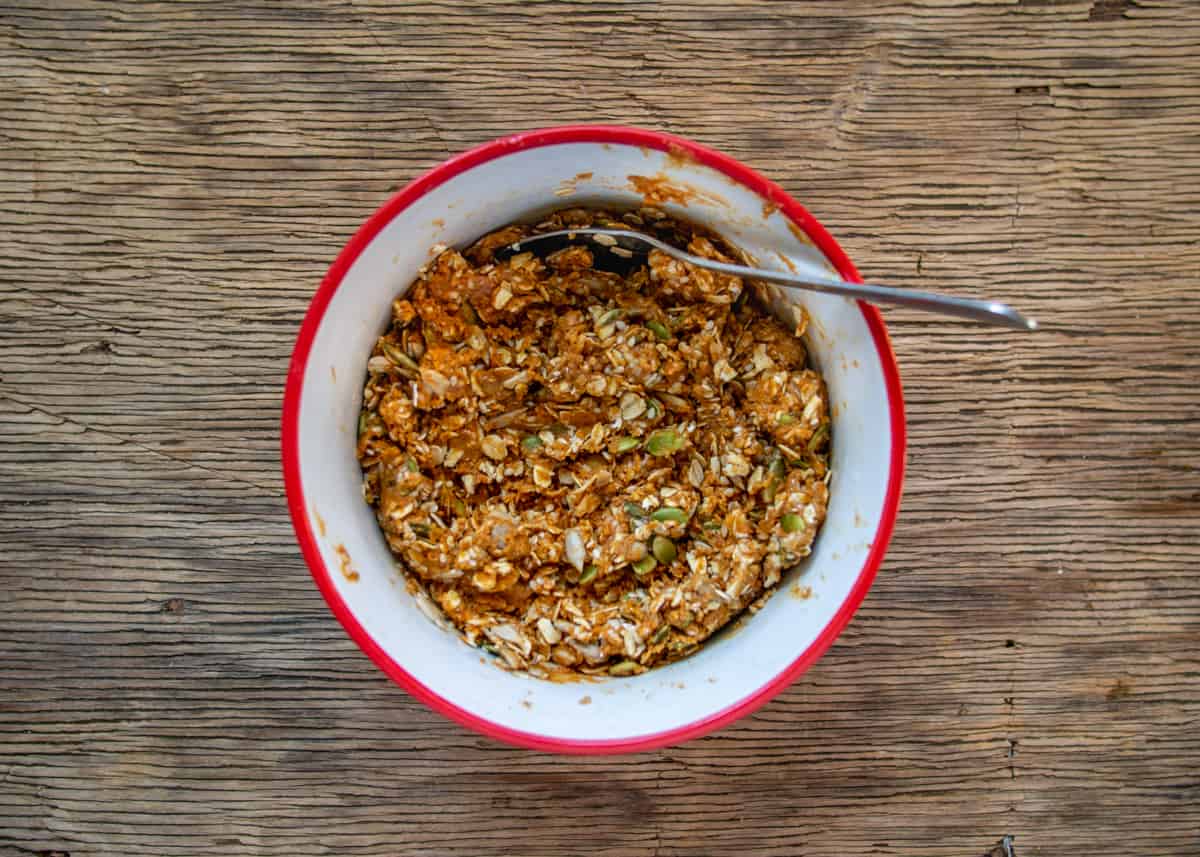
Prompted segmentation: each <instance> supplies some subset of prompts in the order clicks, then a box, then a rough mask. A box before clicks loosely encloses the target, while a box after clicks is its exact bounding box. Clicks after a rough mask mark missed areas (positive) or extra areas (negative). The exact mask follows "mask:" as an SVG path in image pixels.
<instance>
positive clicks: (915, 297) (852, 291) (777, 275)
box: [509, 227, 1037, 330]
mask: <svg viewBox="0 0 1200 857" xmlns="http://www.w3.org/2000/svg"><path fill="white" fill-rule="evenodd" d="M579 238H586V239H588V240H590V241H591V242H593V243H595V244H598V245H600V246H601V247H603V248H604V249H606V250H608V251H610V252H612V253H615V254H616V255H618V256H624V257H625V258H631V255H632V254H634V253H641V254H645V253H649V252H650V251H651V250H661V251H662V252H664V253H666V254H667V255H668V256H671V257H673V258H675V259H678V260H679V261H681V262H687V263H688V264H689V265H695V266H696V267H697V268H707V269H708V270H710V271H716V272H718V273H721V274H729V275H731V276H734V277H746V278H750V279H754V280H766V281H767V282H769V283H778V284H779V285H781V286H786V287H788V288H791V289H807V290H808V291H812V292H825V293H826V294H831V295H844V296H846V297H849V298H861V299H862V300H866V301H870V302H872V303H882V304H897V305H898V306H906V307H912V308H913V309H921V310H926V311H928V312H940V313H944V314H945V315H953V316H957V317H958V318H965V319H969V320H971V321H980V322H983V323H984V324H996V325H1000V326H1001V327H1008V328H1012V329H1013V330H1036V329H1037V322H1036V321H1034V320H1033V319H1031V318H1026V317H1025V316H1023V315H1021V314H1020V313H1019V312H1017V311H1016V310H1015V309H1013V308H1012V307H1010V306H1008V305H1007V304H1002V303H998V302H996V301H981V300H973V299H971V298H956V297H951V296H949V295H937V294H932V293H931V292H918V291H910V290H909V289H898V288H894V287H892V286H873V285H868V284H866V283H848V282H846V281H845V280H840V279H836V278H833V277H820V276H814V275H812V274H805V275H804V276H802V277H801V276H799V275H797V274H784V273H781V272H779V271H767V270H764V269H762V268H747V267H744V266H742V265H730V264H728V263H726V262H716V261H713V260H712V259H705V258H702V257H700V256H694V255H692V254H691V253H687V252H685V251H683V250H680V249H679V248H678V247H672V246H671V245H670V244H667V243H666V242H664V241H659V240H658V239H657V238H652V237H651V236H649V235H645V234H643V233H641V232H633V231H631V230H628V229H599V228H590V227H589V228H587V229H562V230H559V231H557V232H543V233H541V234H538V235H530V236H529V237H528V238H522V239H521V240H520V241H517V242H516V243H514V244H511V245H509V249H511V250H512V251H513V252H518V253H519V252H521V251H522V250H532V249H533V245H536V244H539V243H541V242H543V241H554V242H556V243H558V244H562V243H563V241H564V239H565V240H566V241H567V242H573V241H575V240H576V239H579ZM627 254H630V255H627Z"/></svg>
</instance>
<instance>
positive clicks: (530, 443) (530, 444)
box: [521, 434, 542, 452]
mask: <svg viewBox="0 0 1200 857" xmlns="http://www.w3.org/2000/svg"><path fill="white" fill-rule="evenodd" d="M541 445H542V439H541V438H540V437H538V436H537V435H536V434H531V435H529V436H528V437H526V438H524V439H523V440H522V441H521V448H522V449H524V450H525V451H526V452H533V451H534V450H535V449H537V448H538V447H539V446H541Z"/></svg>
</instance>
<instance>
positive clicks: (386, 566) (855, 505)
mask: <svg viewBox="0 0 1200 857" xmlns="http://www.w3.org/2000/svg"><path fill="white" fill-rule="evenodd" d="M647 194H648V195H649V197H650V198H651V199H652V200H653V201H656V202H657V203H658V204H659V205H660V207H662V208H664V209H665V210H666V211H667V212H668V213H670V214H672V215H678V216H681V217H684V218H687V219H690V220H692V221H693V222H697V223H700V224H702V225H704V226H707V227H709V228H711V229H713V230H715V231H716V232H719V233H720V234H722V235H723V236H725V237H726V238H727V239H728V240H729V241H731V242H732V243H734V244H736V245H738V246H739V247H741V248H742V249H743V250H744V251H746V252H747V253H748V254H749V255H750V256H751V257H752V258H754V259H755V260H756V261H757V263H758V264H759V265H762V266H765V267H771V268H776V269H780V270H783V269H791V270H796V271H800V272H805V271H811V272H813V273H818V274H828V273H829V272H830V271H835V272H836V273H838V274H840V275H841V276H842V277H844V278H846V279H849V280H855V281H857V280H858V274H857V272H856V271H855V270H854V267H853V265H851V263H850V260H849V259H848V258H847V257H846V255H845V253H843V252H842V250H841V248H839V247H838V245H837V244H836V243H835V242H834V240H833V239H832V238H831V237H830V236H829V234H828V233H827V232H826V231H825V230H824V229H823V228H822V227H821V225H820V224H819V223H817V221H816V220H814V219H813V217H812V215H810V214H809V213H808V212H807V211H805V210H804V208H803V207H801V206H800V204H799V203H797V202H796V201H795V200H793V199H792V198H791V197H789V196H788V195H787V194H786V193H784V192H783V190H782V189H781V188H779V187H778V186H777V185H775V184H773V183H771V182H770V181H768V180H767V179H765V178H763V177H762V176H760V175H759V174H758V173H756V172H754V171H753V170H751V169H749V168H748V167H745V166H743V165H741V164H739V163H738V162H736V161H734V160H732V159H731V158H729V157H727V156H725V155H722V154H720V153H719V152H715V151H713V150H711V149H707V148H704V147H702V146H699V145H697V144H695V143H692V142H690V141H687V140H683V139H679V138H677V137H672V136H669V135H666V134H661V133H657V132H651V131H644V130H639V129H634V128H623V127H601V126H581V127H564V128H551V129H546V130H541V131H531V132H528V133H523V134H518V135H516V136H513V137H506V138H503V139H500V140H496V141H494V142H491V143H487V144H486V145H483V146H480V147H479V148H477V149H473V150H472V151H470V152H467V153H465V154H462V155H459V156H458V157H455V158H452V159H450V160H448V161H446V162H445V163H443V164H441V165H439V166H437V167H435V168H434V169H433V170H431V171H430V172H428V173H426V174H425V175H423V176H421V177H420V178H418V179H416V180H415V181H413V182H412V183H411V184H409V185H408V186H407V187H405V188H404V189H403V190H401V191H400V192H399V193H397V194H396V195H395V196H394V197H392V198H391V199H390V200H388V201H387V202H386V203H385V204H384V205H383V207H382V208H380V209H379V210H378V211H377V212H375V214H374V215H372V216H371V218H370V219H369V220H368V221H367V222H366V223H365V224H363V226H362V227H361V228H360V229H359V230H358V232H357V233H356V234H355V235H354V237H353V238H351V239H350V241H349V243H348V244H347V245H346V247H345V249H343V250H342V252H341V254H340V255H339V256H338V257H337V260H336V261H335V262H334V263H333V266H332V267H331V268H330V269H329V273H328V274H327V275H326V277H325V279H324V281H323V282H322V283H321V286H320V288H319V289H318V290H317V293H316V295H315V297H314V298H313V300H312V303H311V305H310V306H309V309H308V314H307V315H306V316H305V318H304V323H303V325H302V327H301V329H300V333H299V336H298V337H297V340H296V346H295V350H294V352H293V354H292V362H291V368H290V370H289V372H288V379H287V390H286V393H285V397H284V407H283V426H282V429H283V438H282V441H283V450H282V451H283V470H284V478H285V482H286V485H287V496H288V505H289V508H290V511H291V516H292V522H293V524H294V525H295V529H296V536H297V538H298V540H299V543H300V547H301V549H302V551H303V554H304V558H305V560H306V561H307V562H308V565H309V567H310V568H311V570H312V574H313V577H314V579H315V580H316V583H317V586H318V587H319V588H320V590H321V593H322V594H323V595H324V596H325V599H326V600H327V601H328V602H329V606H330V608H331V609H332V611H333V613H334V615H335V616H337V618H338V619H339V620H340V621H341V623H342V624H343V625H344V626H345V628H346V631H347V632H348V633H349V634H350V636H351V637H352V638H353V639H354V641H355V642H356V643H358V645H359V646H361V647H362V649H363V651H365V652H366V653H367V654H368V655H369V656H370V657H371V659H372V660H374V661H375V663H376V664H378V665H379V667H380V668H381V669H382V670H383V671H384V672H386V673H387V674H388V675H389V676H391V677H392V678H393V679H394V680H395V681H396V682H397V683H398V684H400V685H401V686H402V687H403V688H405V690H407V691H408V692H409V693H410V694H412V695H413V696H415V697H417V698H418V699H420V700H422V701H423V702H425V703H426V704H428V705H429V706H430V707H432V708H434V709H436V710H437V711H440V712H442V713H443V714H445V715H446V716H447V717H449V718H451V719H453V720H456V721H458V722H459V723H461V724H463V725H465V726H468V727H470V728H472V729H475V730H477V731H479V732H481V733H483V734H485V735H488V736H491V737H493V738H497V739H500V740H503V741H507V742H510V743H513V744H518V745H522V746H526V747H533V748H538V749H543V750H553V751H558V752H572V753H605V752H629V751H636V750H646V749H651V748H654V747H661V746H664V745H668V744H677V743H679V742H681V741H685V740H687V739H690V738H694V737H697V736H699V735H702V734H704V733H706V732H709V731H711V730H713V729H716V728H718V727H720V726H722V725H724V724H727V723H730V722H731V721H733V720H735V719H737V718H738V717H741V716H743V715H745V714H747V713H749V712H751V711H753V710H754V709H756V708H758V707H759V706H761V705H762V704H764V703H765V702H766V701H767V700H769V699H770V698H771V697H772V696H774V695H775V694H777V693H778V692H779V691H781V690H782V689H783V688H785V687H786V686H787V685H788V684H789V683H791V682H792V681H794V680H795V679H796V677H797V676H799V675H800V674H801V673H803V672H804V671H805V670H806V669H807V668H808V667H809V666H811V665H812V664H813V662H814V661H816V660H817V658H818V657H820V656H821V654H822V653H823V652H824V651H825V650H826V649H827V648H828V647H829V646H830V645H831V644H832V643H833V641H834V639H835V638H836V637H837V635H838V633H839V632H840V631H841V630H842V628H844V627H845V625H846V623H847V622H849V621H850V617H851V615H852V614H853V613H854V611H855V610H856V609H857V607H858V605H859V604H860V603H861V602H862V600H863V598H864V597H865V596H866V594H867V589H868V588H869V587H870V585H871V581H872V579H873V578H874V577H875V572H876V570H877V569H878V568H879V564H880V562H881V561H882V559H883V555H884V551H885V549H886V547H887V542H888V538H889V537H890V535H891V532H892V526H893V524H894V522H895V519H896V513H897V509H898V505H899V498H900V485H901V480H902V476H903V469H904V442H905V441H904V405H903V399H902V395H901V390H900V377H899V373H898V371H897V368H896V361H895V356H894V355H893V353H892V350H891V347H890V345H889V343H888V337H887V332H886V330H885V328H884V325H883V321H882V319H881V318H880V316H879V313H878V312H877V311H876V310H875V309H874V308H873V307H871V306H868V305H866V304H863V303H859V302H856V301H851V300H847V299H845V298H838V297H832V296H825V295H817V294H810V293H805V292H786V293H785V292H783V290H779V291H778V292H776V293H775V297H774V310H775V312H776V313H777V314H778V315H779V316H780V317H781V318H783V319H785V320H791V319H792V318H793V315H792V313H793V312H794V308H793V305H792V303H793V302H796V303H799V304H801V305H803V307H804V308H805V309H806V310H807V311H808V313H809V315H810V317H811V324H810V326H809V332H808V334H807V339H808V345H809V349H810V352H811V353H812V355H813V359H814V361H815V362H816V364H817V366H818V368H819V369H820V370H821V372H822V373H823V374H824V376H825V379H826V382H827V384H828V386H829V392H830V397H831V401H832V403H833V404H832V413H833V426H832V438H833V447H832V449H833V460H832V463H833V478H832V482H831V484H830V494H831V496H830V504H829V512H828V517H827V519H826V522H825V525H824V527H823V528H822V530H821V532H820V534H819V536H818V538H817V541H816V543H815V545H814V549H813V553H812V555H811V556H810V557H809V558H808V559H807V560H806V561H805V563H804V564H803V565H802V566H800V567H799V568H796V569H793V570H792V571H791V572H790V573H788V574H787V575H786V576H785V577H784V579H783V581H782V583H781V584H780V585H779V588H778V589H777V590H776V592H775V594H774V595H773V596H772V597H771V598H770V599H769V600H768V602H767V603H766V604H765V606H764V607H763V608H762V610H760V611H759V612H758V613H757V614H756V615H754V616H751V617H744V618H743V620H741V621H739V622H737V623H735V624H734V626H733V627H731V628H729V629H726V631H724V632H722V633H721V634H720V635H718V636H717V637H714V638H713V639H712V640H710V641H709V643H708V644H707V645H705V646H704V647H703V648H702V649H701V650H700V651H699V652H698V653H697V654H695V655H693V656H692V657H690V658H687V659H685V660H683V661H680V662H678V663H673V664H670V665H668V666H665V667H659V668H657V669H653V670H651V671H649V672H648V673H645V674H643V675H640V676H633V677H626V678H607V679H603V680H596V681H587V682H573V683H565V684H558V683H552V682H548V681H542V680H538V679H534V678H529V677H527V676H524V675H519V674H513V673H509V672H505V671H503V670H501V669H499V668H497V667H496V666H494V665H493V664H492V663H491V662H490V658H488V657H486V656H484V655H483V653H481V652H480V651H478V650H476V649H472V648H470V647H469V646H467V645H466V644H465V643H463V642H462V641H461V640H460V639H459V638H458V637H457V636H456V635H455V634H454V633H452V632H451V631H448V630H446V629H445V628H443V627H439V626H438V625H437V624H435V623H434V621H431V619H430V618H429V617H428V616H427V615H426V613H427V612H428V611H423V610H422V609H421V605H420V604H418V602H417V600H416V599H414V597H413V596H412V595H411V594H410V593H409V592H408V590H407V589H406V588H405V585H404V580H403V578H402V576H401V574H400V573H399V572H398V570H397V569H396V567H395V564H394V563H393V560H392V557H391V555H390V553H389V552H388V549H387V546H386V545H385V543H384V540H383V537H382V535H381V533H380V531H379V527H378V525H377V524H376V522H375V518H374V515H373V513H372V511H371V509H370V508H369V507H368V506H367V505H366V503H365V502H363V498H362V491H361V475H360V471H359V467H358V463H357V461H356V460H355V455H354V447H355V436H356V431H357V428H356V426H357V420H358V413H359V406H360V402H361V398H362V385H363V383H364V380H365V377H366V363H367V358H368V356H369V354H370V351H371V347H372V345H373V344H374V342H375V339H376V337H378V336H379V335H380V334H381V333H382V332H383V330H384V328H385V327H386V325H387V323H388V320H389V318H390V307H391V302H392V299H393V298H394V297H395V296H396V295H397V294H398V293H400V292H401V291H402V290H404V289H406V288H407V287H408V285H409V284H410V283H411V282H412V280H413V278H414V276H415V275H416V272H417V269H418V268H419V267H420V266H421V265H422V264H424V263H425V262H426V261H427V260H428V259H429V258H431V248H432V247H433V246H434V245H436V244H439V243H441V244H446V245H456V246H463V245H466V244H468V243H470V242H471V241H473V240H474V239H476V238H478V237H479V236H481V235H483V234H485V233H487V232H489V231H490V230H493V229H496V228H498V227H500V226H503V225H505V224H508V223H511V222H513V221H518V220H524V219H529V218H535V217H537V216H538V215H540V214H543V213H545V212H546V211H548V210H550V209H554V208H559V207H564V206H568V205H599V206H606V207H612V208H627V207H632V206H636V205H640V204H642V203H643V202H644V201H645V199H646V195H647Z"/></svg>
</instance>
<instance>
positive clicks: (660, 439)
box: [646, 429, 683, 455]
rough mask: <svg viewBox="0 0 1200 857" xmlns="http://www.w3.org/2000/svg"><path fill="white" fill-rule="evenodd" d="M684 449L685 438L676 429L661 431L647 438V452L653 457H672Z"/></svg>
mask: <svg viewBox="0 0 1200 857" xmlns="http://www.w3.org/2000/svg"><path fill="white" fill-rule="evenodd" d="M682 448H683V438H682V437H681V436H680V434H679V432H677V431H675V429H661V430H659V431H656V432H653V433H652V434H651V435H650V436H649V437H648V438H646V452H648V453H650V454H651V455H670V454H672V453H674V452H678V451H679V450H681V449H682Z"/></svg>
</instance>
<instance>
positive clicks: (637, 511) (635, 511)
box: [625, 503, 646, 520]
mask: <svg viewBox="0 0 1200 857" xmlns="http://www.w3.org/2000/svg"><path fill="white" fill-rule="evenodd" d="M625 514H627V515H628V516H629V517H631V518H637V519H639V520H644V519H645V518H646V510H645V509H643V508H642V507H641V506H639V505H638V504H637V503H626V504H625Z"/></svg>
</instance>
